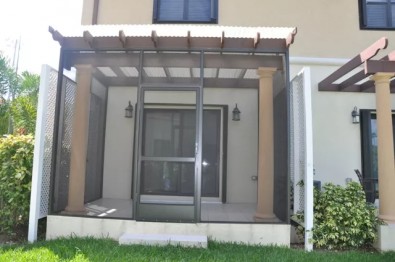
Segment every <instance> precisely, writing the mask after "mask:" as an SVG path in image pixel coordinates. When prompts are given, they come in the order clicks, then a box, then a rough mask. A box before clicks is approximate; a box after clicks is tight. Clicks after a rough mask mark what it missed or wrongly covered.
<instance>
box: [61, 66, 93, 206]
mask: <svg viewBox="0 0 395 262" xmlns="http://www.w3.org/2000/svg"><path fill="white" fill-rule="evenodd" d="M76 69H77V77H76V80H77V88H76V93H75V100H74V115H73V132H72V137H71V163H70V176H69V195H68V202H67V207H66V212H72V213H83V212H85V207H84V196H85V173H86V155H87V147H88V125H89V103H90V91H91V81H92V67H91V66H90V65H77V66H76Z"/></svg>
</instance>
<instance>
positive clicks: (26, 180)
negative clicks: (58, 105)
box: [0, 135, 34, 233]
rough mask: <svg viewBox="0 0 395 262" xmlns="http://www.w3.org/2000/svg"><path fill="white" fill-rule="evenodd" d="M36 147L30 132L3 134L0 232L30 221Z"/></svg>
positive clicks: (5, 231)
mask: <svg viewBox="0 0 395 262" xmlns="http://www.w3.org/2000/svg"><path fill="white" fill-rule="evenodd" d="M33 149H34V142H33V137H32V136H31V135H26V136H12V135H9V136H7V137H3V138H0V163H1V169H0V233H11V232H15V230H16V228H17V227H18V226H21V225H25V224H26V223H27V221H28V218H29V204H30V203H29V199H30V187H31V178H32V167H33Z"/></svg>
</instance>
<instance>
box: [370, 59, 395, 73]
mask: <svg viewBox="0 0 395 262" xmlns="http://www.w3.org/2000/svg"><path fill="white" fill-rule="evenodd" d="M364 67H365V74H366V75H372V74H375V73H394V74H395V61H373V60H369V61H366V62H365V66H364Z"/></svg>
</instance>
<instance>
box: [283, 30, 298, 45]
mask: <svg viewBox="0 0 395 262" xmlns="http://www.w3.org/2000/svg"><path fill="white" fill-rule="evenodd" d="M297 33H298V28H295V29H294V30H293V31H292V32H291V33H290V34H289V35H288V37H287V39H286V40H285V46H286V47H287V48H289V46H290V45H292V44H293V43H294V41H295V36H296V34H297Z"/></svg>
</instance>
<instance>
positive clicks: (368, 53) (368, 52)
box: [318, 37, 388, 90]
mask: <svg viewBox="0 0 395 262" xmlns="http://www.w3.org/2000/svg"><path fill="white" fill-rule="evenodd" d="M387 46H388V39H387V38H386V37H382V38H380V39H379V40H377V41H376V42H375V43H373V44H372V45H371V46H369V47H368V48H366V49H365V50H364V51H362V52H361V53H360V54H359V55H357V56H356V57H354V58H353V59H351V60H350V61H348V62H347V63H346V64H344V65H343V66H342V67H340V68H339V69H337V70H336V71H335V72H333V73H332V74H330V75H329V76H328V77H327V78H325V79H324V80H322V81H321V82H320V83H319V84H318V88H319V90H321V89H324V90H325V87H326V86H328V85H331V84H333V83H334V82H335V81H336V80H338V79H339V78H341V77H343V76H344V75H346V74H347V73H349V72H350V71H352V70H354V69H355V68H357V67H358V66H360V65H362V64H363V63H364V62H365V61H367V60H369V59H371V58H372V57H374V56H375V55H377V53H378V52H379V51H380V50H381V49H385V48H387Z"/></svg>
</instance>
